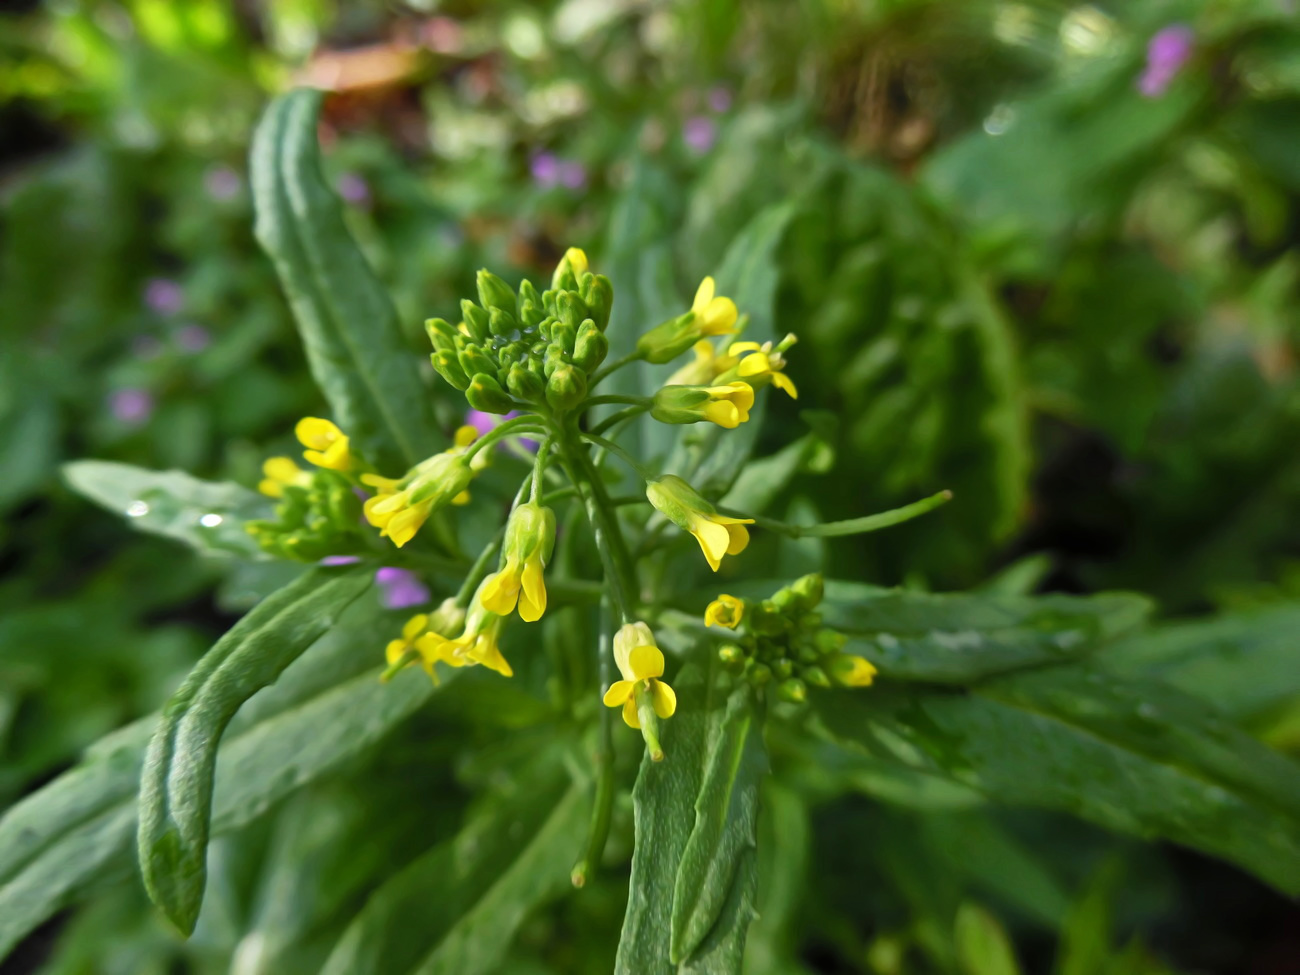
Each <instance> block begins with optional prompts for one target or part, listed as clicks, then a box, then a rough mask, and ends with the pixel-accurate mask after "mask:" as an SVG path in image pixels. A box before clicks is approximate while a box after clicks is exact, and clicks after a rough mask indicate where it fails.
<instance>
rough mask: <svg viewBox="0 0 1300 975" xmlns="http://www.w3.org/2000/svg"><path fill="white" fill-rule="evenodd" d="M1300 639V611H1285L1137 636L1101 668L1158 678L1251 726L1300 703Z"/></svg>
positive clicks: (1112, 650) (1113, 648)
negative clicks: (1250, 721)
mask: <svg viewBox="0 0 1300 975" xmlns="http://www.w3.org/2000/svg"><path fill="white" fill-rule="evenodd" d="M1296 633H1300V605H1297V604H1295V603H1284V604H1282V605H1280V606H1270V607H1268V608H1267V609H1260V610H1251V611H1249V612H1238V613H1228V614H1226V615H1223V616H1219V617H1217V618H1215V619H1208V620H1195V621H1193V622H1188V623H1173V624H1166V625H1163V626H1160V627H1156V628H1154V629H1151V630H1145V631H1142V632H1140V633H1135V634H1133V635H1132V636H1131V637H1128V638H1126V639H1123V640H1120V641H1118V642H1116V643H1114V644H1111V645H1110V646H1108V647H1107V648H1106V650H1105V652H1104V654H1102V655H1101V656H1100V657H1099V658H1098V660H1099V662H1100V663H1102V664H1103V665H1104V666H1105V667H1106V668H1107V669H1109V670H1112V671H1114V672H1115V673H1118V674H1123V675H1128V676H1140V675H1145V676H1149V677H1153V678H1155V679H1158V680H1160V681H1162V682H1164V683H1166V684H1171V685H1173V686H1174V687H1177V688H1179V689H1180V690H1183V691H1186V692H1187V693H1189V694H1195V695H1196V696H1197V697H1200V698H1203V699H1204V700H1206V701H1209V702H1210V703H1211V704H1213V705H1215V706H1216V707H1218V708H1219V709H1220V710H1222V711H1224V712H1225V713H1227V714H1230V715H1233V716H1234V717H1241V718H1247V717H1253V716H1255V715H1258V714H1260V713H1262V712H1265V711H1268V710H1270V709H1272V708H1275V707H1277V706H1279V705H1283V704H1285V703H1286V702H1287V701H1290V700H1294V699H1296V698H1297V697H1298V696H1300V640H1297V639H1296V637H1295V634H1296Z"/></svg>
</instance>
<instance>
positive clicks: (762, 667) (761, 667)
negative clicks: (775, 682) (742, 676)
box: [747, 664, 772, 687]
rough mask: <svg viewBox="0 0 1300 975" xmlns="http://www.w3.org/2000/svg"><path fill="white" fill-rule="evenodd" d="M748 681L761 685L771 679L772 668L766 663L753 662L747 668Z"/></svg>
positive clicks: (757, 685)
mask: <svg viewBox="0 0 1300 975" xmlns="http://www.w3.org/2000/svg"><path fill="white" fill-rule="evenodd" d="M747 676H748V677H749V682H750V683H751V684H753V685H754V686H755V687H762V686H763V685H764V684H767V683H770V682H771V680H772V668H771V667H769V666H768V665H767V664H754V666H753V667H751V668H749V674H748V675H747Z"/></svg>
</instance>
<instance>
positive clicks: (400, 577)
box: [375, 566, 429, 609]
mask: <svg viewBox="0 0 1300 975" xmlns="http://www.w3.org/2000/svg"><path fill="white" fill-rule="evenodd" d="M375 582H376V583H377V584H378V585H379V588H380V595H379V599H380V602H382V603H383V604H384V606H385V607H387V608H388V609H408V608H410V607H411V606H420V605H423V604H424V603H427V602H428V601H429V589H428V587H427V586H425V584H424V583H422V582H421V581H420V579H419V577H418V576H417V575H416V574H415V573H414V572H410V571H408V570H407V569H398V568H395V567H393V566H384V568H382V569H380V570H378V571H377V572H376V573H375Z"/></svg>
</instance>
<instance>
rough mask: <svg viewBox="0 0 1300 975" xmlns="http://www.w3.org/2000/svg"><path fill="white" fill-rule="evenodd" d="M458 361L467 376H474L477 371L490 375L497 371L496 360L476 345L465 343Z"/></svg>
mask: <svg viewBox="0 0 1300 975" xmlns="http://www.w3.org/2000/svg"><path fill="white" fill-rule="evenodd" d="M458 361H459V362H460V367H461V368H462V369H464V370H465V375H467V376H475V375H478V374H479V373H487V374H488V375H491V374H493V373H495V372H496V371H497V363H496V360H495V359H493V358H492V357H491V356H489V355H488V354H487V353H486V352H484V351H483V350H482V349H481V348H480V347H479V346H477V345H466V346H465V348H463V349H461V350H460V355H459V356H458Z"/></svg>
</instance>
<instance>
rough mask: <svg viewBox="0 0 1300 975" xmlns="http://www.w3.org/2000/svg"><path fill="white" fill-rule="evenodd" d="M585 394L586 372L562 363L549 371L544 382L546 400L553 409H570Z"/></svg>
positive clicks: (580, 400) (582, 398)
mask: <svg viewBox="0 0 1300 975" xmlns="http://www.w3.org/2000/svg"><path fill="white" fill-rule="evenodd" d="M586 396H587V374H586V373H585V372H583V371H582V370H581V369H578V368H576V367H575V366H572V365H570V364H568V363H564V364H563V365H560V366H559V367H557V368H556V370H555V371H554V372H552V373H551V378H550V379H549V380H547V383H546V402H548V403H550V404H551V406H552V407H553V408H554V409H557V410H570V409H573V407H575V406H577V405H578V404H579V403H581V402H582V401H583V400H584V399H585V398H586Z"/></svg>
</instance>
